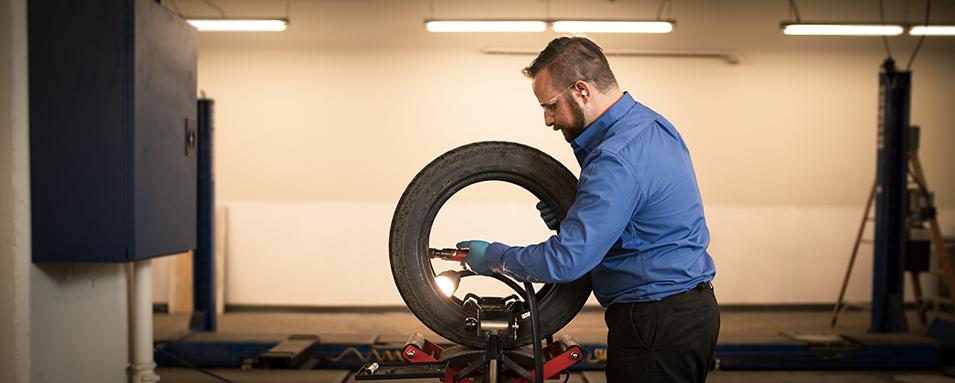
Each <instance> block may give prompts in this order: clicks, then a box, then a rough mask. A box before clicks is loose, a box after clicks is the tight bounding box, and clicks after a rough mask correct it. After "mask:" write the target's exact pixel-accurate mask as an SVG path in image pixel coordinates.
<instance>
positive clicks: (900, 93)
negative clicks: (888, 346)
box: [870, 58, 912, 333]
mask: <svg viewBox="0 0 955 383" xmlns="http://www.w3.org/2000/svg"><path fill="white" fill-rule="evenodd" d="M911 80H912V72H902V71H896V69H895V62H894V61H893V60H892V59H891V58H890V59H887V60H885V62H884V63H883V64H882V71H881V73H879V121H878V123H879V128H878V129H879V130H878V143H877V147H878V150H877V153H878V154H877V159H878V161H877V164H878V165H877V168H876V189H875V193H876V196H875V200H876V202H875V209H876V210H875V211H876V215H875V244H874V245H875V246H874V247H875V253H874V265H873V276H872V322H871V328H870V332H872V333H900V332H908V331H909V328H908V327H909V326H908V322H907V321H906V319H905V307H904V305H903V301H902V300H903V297H904V290H903V286H904V282H905V277H904V271H905V270H904V269H905V262H904V259H903V257H904V256H905V243H906V240H907V237H908V230H907V228H908V225H907V223H906V218H907V214H906V213H907V212H908V208H907V205H908V201H907V199H906V196H907V190H908V174H907V169H908V160H909V158H908V145H907V144H908V142H907V141H908V137H907V135H908V129H909V106H910V94H911V85H912V82H911Z"/></svg>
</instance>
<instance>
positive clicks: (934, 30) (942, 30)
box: [909, 25, 955, 36]
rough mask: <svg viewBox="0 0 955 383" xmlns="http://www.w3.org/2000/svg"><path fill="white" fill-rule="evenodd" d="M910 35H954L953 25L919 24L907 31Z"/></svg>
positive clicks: (954, 27)
mask: <svg viewBox="0 0 955 383" xmlns="http://www.w3.org/2000/svg"><path fill="white" fill-rule="evenodd" d="M909 34H910V35H912V36H921V35H926V36H955V26H931V25H930V26H927V27H926V26H924V25H923V26H919V27H912V29H911V30H910V31H909Z"/></svg>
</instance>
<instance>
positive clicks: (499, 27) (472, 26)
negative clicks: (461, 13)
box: [427, 21, 547, 32]
mask: <svg viewBox="0 0 955 383" xmlns="http://www.w3.org/2000/svg"><path fill="white" fill-rule="evenodd" d="M427 25H428V31H429V32H543V31H544V30H545V29H547V24H545V23H544V22H543V21H428V22H427Z"/></svg>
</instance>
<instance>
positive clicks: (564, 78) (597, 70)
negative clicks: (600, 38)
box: [521, 36, 617, 92]
mask: <svg viewBox="0 0 955 383" xmlns="http://www.w3.org/2000/svg"><path fill="white" fill-rule="evenodd" d="M544 69H547V71H548V72H550V76H551V85H553V86H554V88H556V89H561V88H563V87H568V86H571V85H572V84H573V83H574V82H576V81H577V80H580V79H583V78H587V77H593V78H594V86H595V87H596V88H597V90H598V91H600V92H606V91H607V90H609V89H611V88H612V87H615V86H617V79H616V78H615V77H614V75H613V72H612V71H611V70H610V63H608V62H607V57H606V56H604V54H603V49H601V48H600V47H599V46H597V44H595V43H594V42H593V41H591V40H590V39H588V38H586V37H581V36H563V37H558V38H556V39H553V40H551V42H550V43H549V44H547V47H546V48H544V50H542V51H541V53H540V54H538V55H537V58H536V59H534V61H533V62H531V65H529V66H528V67H526V68H524V70H522V71H521V73H523V74H524V76H527V77H528V78H531V79H533V78H534V77H535V76H537V74H538V73H540V71H542V70H544Z"/></svg>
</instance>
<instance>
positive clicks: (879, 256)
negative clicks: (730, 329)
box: [716, 58, 955, 369]
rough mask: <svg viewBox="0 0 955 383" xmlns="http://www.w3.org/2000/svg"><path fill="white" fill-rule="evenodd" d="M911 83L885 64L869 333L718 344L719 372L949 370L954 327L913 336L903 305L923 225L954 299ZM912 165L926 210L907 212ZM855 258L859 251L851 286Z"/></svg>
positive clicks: (937, 324) (934, 327) (943, 325)
mask: <svg viewBox="0 0 955 383" xmlns="http://www.w3.org/2000/svg"><path fill="white" fill-rule="evenodd" d="M911 76H912V73H911V72H909V71H899V70H897V69H896V68H895V62H894V61H893V60H892V59H891V58H890V59H887V60H886V61H885V62H883V64H882V66H881V71H880V73H879V111H878V113H879V119H878V146H877V153H876V158H877V169H876V170H877V171H876V183H875V185H874V186H873V189H872V192H871V194H870V198H869V202H868V204H872V201H873V200H874V201H875V212H876V213H875V214H876V217H875V239H874V241H873V242H874V245H875V246H874V257H873V258H874V263H875V264H874V267H873V278H872V314H871V323H870V328H869V330H868V333H859V334H838V335H836V334H828V336H821V335H824V334H814V335H817V336H807V334H801V335H799V336H796V335H791V334H786V333H781V334H780V336H776V337H765V338H761V339H760V338H751V339H734V340H727V339H720V342H721V345H720V346H717V348H716V355H717V357H718V358H719V359H720V368H722V369H797V368H812V369H850V368H854V369H870V368H871V369H891V368H942V367H944V366H948V365H951V364H952V361H953V342H955V324H953V323H952V322H949V321H944V320H941V319H936V320H935V321H934V322H933V323H932V324H931V326H930V327H929V330H928V333H927V334H924V335H922V334H912V333H909V326H908V323H907V321H906V318H905V310H904V305H903V301H902V298H903V296H904V295H903V293H904V289H903V282H904V277H903V276H904V274H903V273H904V271H905V270H906V257H907V253H909V251H910V250H914V246H911V245H910V243H911V241H910V230H911V229H912V227H913V226H920V225H922V223H923V222H927V223H929V225H930V227H931V229H932V236H933V237H934V238H935V244H936V247H937V248H938V251H939V257H940V261H941V263H942V266H943V269H944V270H945V275H946V280H947V281H948V285H949V289H950V290H951V291H952V293H951V294H952V296H955V283H953V282H955V278H953V276H952V267H951V264H950V262H949V258H948V255H947V254H946V253H945V245H944V243H943V242H942V238H941V233H940V231H939V230H938V223H937V222H936V221H935V213H934V208H931V207H930V206H929V205H931V203H930V200H931V197H930V193H929V192H928V188H927V186H926V183H925V178H924V175H923V174H922V171H921V165H920V164H919V162H918V156H917V154H916V149H917V147H918V145H917V136H916V135H912V133H911V132H912V129H911V128H910V126H909V110H910V93H911V85H912V82H911V80H912V79H911ZM916 131H917V130H916ZM909 162H911V163H912V170H911V173H912V175H913V180H914V181H915V183H916V184H917V185H918V190H916V191H915V195H916V196H922V197H925V198H924V200H925V201H926V202H927V203H924V204H923V206H921V208H916V209H912V208H911V207H910V201H911V200H912V195H913V193H912V191H910V189H909V182H908V180H909V178H908V173H909V166H908V164H909ZM916 204H921V203H916ZM867 206H868V205H867ZM912 207H918V206H912ZM867 210H868V207H867ZM913 212H914V214H913ZM866 215H868V212H867V213H866ZM864 219H866V218H864ZM863 225H865V221H863ZM861 232H862V231H861V230H860V234H859V236H858V237H857V244H856V246H858V242H859V241H858V239H860V238H861ZM855 254H856V252H855V251H854V252H853V258H852V260H851V261H850V264H849V271H847V275H846V282H847V281H848V273H849V272H851V268H852V262H854V259H855ZM909 264H910V266H911V265H912V263H911V262H909ZM916 280H917V279H916ZM916 283H917V282H916ZM917 287H918V286H917V285H916V288H917ZM844 293H845V283H844V284H843V290H842V291H841V292H840V297H839V300H838V303H837V305H836V308H835V310H834V311H833V318H832V323H833V324H834V323H835V321H836V316H837V315H838V313H839V310H840V306H841V304H842V298H843V294H844Z"/></svg>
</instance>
